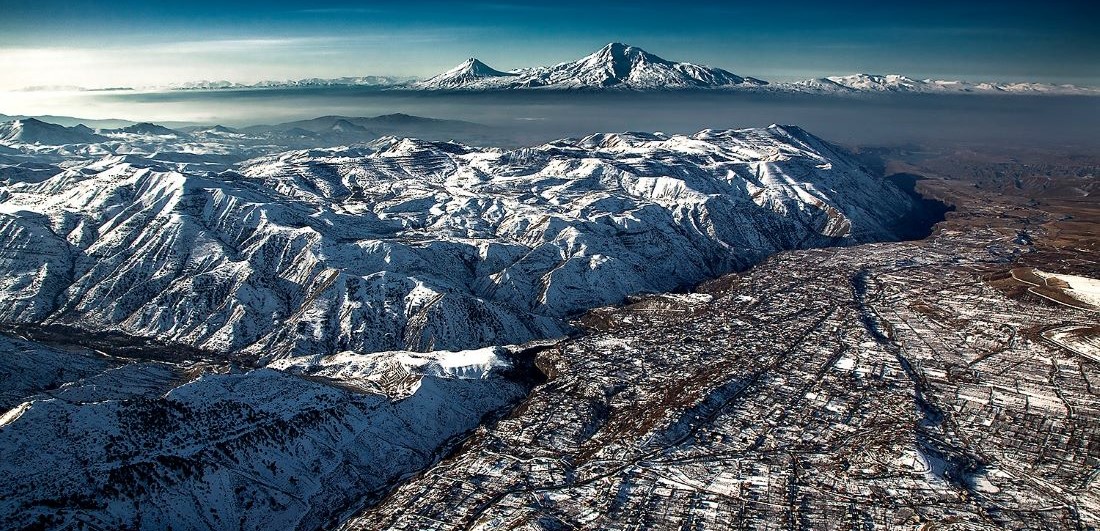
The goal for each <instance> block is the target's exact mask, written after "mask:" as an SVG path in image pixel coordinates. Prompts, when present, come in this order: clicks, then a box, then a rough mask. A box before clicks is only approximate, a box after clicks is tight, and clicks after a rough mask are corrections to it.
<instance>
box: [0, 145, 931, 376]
mask: <svg viewBox="0 0 1100 531" xmlns="http://www.w3.org/2000/svg"><path fill="white" fill-rule="evenodd" d="M158 138H161V141H162V142H170V141H171V137H158ZM180 142H184V143H188V142H191V140H186V139H181V140H180ZM12 145H13V146H20V144H12ZM63 153H68V154H69V155H68V156H67V159H66V160H65V162H64V163H63V165H58V166H56V169H55V170H54V172H55V173H54V174H52V175H51V174H50V170H49V169H48V168H45V169H43V168H39V169H37V170H35V171H34V172H26V171H22V170H20V171H16V170H19V168H16V167H13V168H12V172H11V173H10V174H9V175H11V177H9V178H8V179H7V180H0V182H7V183H8V184H6V185H2V186H0V242H2V244H3V245H2V247H3V248H4V249H6V250H7V251H6V252H5V253H4V254H0V269H2V270H3V271H5V273H6V276H5V279H4V280H3V281H2V282H0V294H2V296H3V302H2V303H0V320H3V321H7V322H13V323H56V324H71V325H79V326H84V327H89V328H92V329H102V330H117V331H121V332H124V333H127V334H130V335H135V336H142V337H156V338H159V339H162V340H170V341H173V342H178V343H183V344H187V345H191V346H194V347H197V348H202V349H207V350H210V351H216V352H233V351H244V352H248V353H251V354H252V355H255V356H256V357H260V358H268V359H270V358H279V357H286V356H293V355H302V354H313V353H328V352H338V351H342V350H356V351H361V352H370V351H381V350H400V349H407V350H439V349H468V348H478V347H483V346H487V345H494V344H512V343H523V342H525V341H528V340H532V339H538V338H547V337H555V336H559V335H562V334H563V333H565V331H566V330H567V325H566V324H565V321H564V320H565V318H566V317H568V316H570V315H572V314H574V313H576V312H580V311H583V310H586V309H588V308H592V307H595V306H601V305H606V304H614V303H617V302H619V301H621V300H622V299H623V298H624V297H625V296H627V295H630V294H634V293H643V292H664V291H670V290H674V289H677V288H680V287H684V286H689V285H692V284H694V283H696V282H699V281H701V280H703V279H705V278H709V277H713V276H715V275H717V274H720V273H723V272H726V271H730V270H733V269H736V268H740V267H745V266H747V265H749V264H752V263H754V262H756V261H758V260H760V259H761V258H763V257H765V256H767V255H769V254H771V253H774V252H776V251H779V250H783V249H793V248H802V247H810V246H822V245H838V244H839V245H843V244H851V243H859V242H866V241H876V240H882V239H892V238H894V237H896V236H895V234H896V233H895V232H894V227H893V224H894V223H896V222H897V220H898V219H900V218H902V217H903V216H904V215H905V214H906V213H907V212H908V211H909V210H910V209H912V208H913V204H912V202H911V200H910V199H909V198H908V197H907V196H905V195H904V194H902V193H901V192H900V191H898V190H896V189H895V188H893V187H892V186H891V185H889V184H887V183H884V182H882V181H881V179H879V178H876V177H874V176H872V175H870V174H869V173H867V171H866V170H864V169H863V168H862V167H860V166H859V164H858V163H857V162H856V161H855V160H854V159H852V158H851V157H850V156H848V155H846V154H844V153H843V152H842V151H840V150H838V149H836V148H834V147H832V146H830V145H828V144H827V143H825V142H823V141H821V140H820V139H817V138H816V137H813V136H812V135H809V134H808V133H806V132H804V131H802V130H801V129H798V128H796V127H779V126H773V127H771V128H767V129H746V130H737V131H733V130H707V131H702V132H700V133H697V134H695V135H690V136H680V135H677V136H666V135H661V134H643V133H623V134H597V135H590V136H588V137H585V138H582V139H573V140H561V141H556V142H551V143H549V144H545V145H542V146H535V147H530V148H522V149H517V150H510V151H504V150H500V149H478V148H472V147H468V146H464V145H461V144H455V143H448V142H427V141H420V140H415V139H408V138H395V137H387V138H383V139H381V140H378V141H376V142H373V143H371V144H369V145H366V146H361V147H339V148H326V149H309V150H298V151H287V152H281V153H277V154H273V155H267V156H262V157H259V158H255V159H252V160H248V161H245V162H242V163H236V164H234V163H230V162H223V163H220V165H213V166H212V165H209V164H203V163H202V155H200V154H196V155H194V157H195V158H187V159H181V157H180V156H179V155H176V156H173V157H164V158H154V159H150V158H146V157H143V156H140V155H136V154H131V155H117V154H106V153H107V152H106V150H105V149H102V148H100V149H95V148H94V145H93V146H85V147H79V146H66V147H65V150H64V151H63ZM229 153H231V151H229V152H228V153H227V152H222V153H215V154H212V155H211V157H212V158H213V159H214V160H218V161H225V160H226V159H225V157H226V156H228V154H229ZM177 159H179V160H181V161H180V162H173V161H174V160H177ZM219 167H222V168H229V169H227V170H219V171H220V172H218V173H215V172H213V171H210V169H211V168H215V169H216V168H219ZM5 173H7V170H5ZM31 250H33V252H31Z"/></svg>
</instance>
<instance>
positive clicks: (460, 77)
mask: <svg viewBox="0 0 1100 531" xmlns="http://www.w3.org/2000/svg"><path fill="white" fill-rule="evenodd" d="M514 75H515V74H511V73H508V72H501V71H500V70H496V69H494V68H492V67H491V66H489V65H487V64H485V63H483V62H481V61H480V60H478V59H477V58H475V57H471V58H469V59H467V60H465V61H463V62H462V63H461V64H459V65H458V66H456V67H454V68H452V69H450V70H448V71H446V72H443V73H442V74H439V75H438V76H435V77H433V78H431V79H428V80H427V81H423V82H421V83H418V85H419V86H420V87H422V88H442V89H449V88H458V87H462V86H465V85H467V84H470V83H473V82H476V81H479V80H482V79H488V78H496V77H511V76H514Z"/></svg>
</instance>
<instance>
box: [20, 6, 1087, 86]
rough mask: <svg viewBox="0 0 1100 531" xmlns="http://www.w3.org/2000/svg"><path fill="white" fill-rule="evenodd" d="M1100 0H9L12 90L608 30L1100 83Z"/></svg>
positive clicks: (739, 69) (508, 46)
mask: <svg viewBox="0 0 1100 531" xmlns="http://www.w3.org/2000/svg"><path fill="white" fill-rule="evenodd" d="M1097 4H1100V2H1044V3H1039V2H1017V1H1011V0H1009V1H1003V2H984V1H983V2H945V1H939V0H930V1H926V2H912V3H905V4H902V3H897V2H862V1H848V2H824V1H818V2H808V1H800V0H794V1H782V2H780V1H772V2H767V1H762V0H755V1H752V2H713V3H710V2H698V1H696V2H690V1H689V2H668V1H667V0H666V1H660V2H653V1H647V0H632V1H616V0H610V1H603V2H596V1H572V0H567V1H559V2H549V1H545V2H514V1H508V0H487V1H483V2H443V1H426V0H401V1H375V2H346V1H326V0H319V1H313V2H301V1H285V0H282V1H280V0H269V1H262V2H261V1H244V2H233V1H229V0H223V1H212V0H198V1H191V2H151V1H145V2H139V1H134V0H115V1H113V2H110V3H106V2H98V1H90V0H68V1H57V0H37V1H10V0H0V14H2V16H0V71H3V72H4V73H5V75H4V76H3V77H2V78H0V89H12V88H19V87H24V86H29V85H80V86H88V87H103V86H120V85H127V86H141V85H151V84H163V83H171V82H183V81H192V80H201V79H210V80H212V79H229V80H233V81H257V80H260V79H289V78H303V77H314V76H320V77H336V76H352V75H370V74H374V75H385V74H390V75H400V76H428V75H432V74H435V73H437V72H439V71H442V70H445V69H447V68H450V67H451V66H453V65H454V64H457V63H458V62H460V61H462V60H463V59H465V58H467V57H478V58H480V59H482V60H483V61H485V62H486V63H488V64H489V65H491V66H493V67H496V68H498V69H510V68H516V67H521V66H533V65H539V64H552V63H556V62H560V61H566V60H572V59H575V58H578V57H581V56H583V55H585V54H587V53H589V52H591V51H593V50H595V49H597V48H599V47H600V46H601V45H603V44H605V43H607V42H609V41H621V42H626V43H629V44H633V45H636V46H639V47H642V48H645V49H646V50H648V51H650V52H653V53H656V54H657V55H660V56H662V57H665V58H667V59H673V60H682V61H691V62H699V63H704V64H709V65H713V66H719V67H722V68H726V69H728V70H731V71H733V72H736V73H738V74H743V75H751V76H756V77H762V78H765V79H779V80H787V79H795V78H807V77H813V76H822V75H829V74H848V73H854V72H872V73H903V74H908V75H913V76H917V77H940V78H961V79H970V80H991V81H1050V82H1068V83H1079V84H1089V85H1100V59H1098V58H1100V37H1098V33H1100V32H1098V31H1097V29H1096V26H1095V25H1096V23H1097V20H1100V8H1098V7H1097Z"/></svg>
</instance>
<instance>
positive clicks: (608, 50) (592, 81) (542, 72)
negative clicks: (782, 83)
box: [412, 42, 767, 91]
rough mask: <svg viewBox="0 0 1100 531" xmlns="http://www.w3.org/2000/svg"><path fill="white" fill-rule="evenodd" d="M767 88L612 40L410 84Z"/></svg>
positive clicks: (473, 64) (465, 67)
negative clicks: (520, 64)
mask: <svg viewBox="0 0 1100 531" xmlns="http://www.w3.org/2000/svg"><path fill="white" fill-rule="evenodd" d="M766 84H767V82H764V81H760V80H758V79H753V78H745V77H741V76H738V75H736V74H733V73H731V72H727V71H725V70H722V69H720V68H711V67H707V66H700V65H696V64H692V63H677V62H672V61H667V60H665V59H662V58H660V57H658V56H656V55H653V54H651V53H649V52H646V51H645V50H642V49H641V48H636V47H634V46H628V45H626V44H622V43H617V42H613V43H610V44H608V45H606V46H604V47H603V48H601V49H600V50H597V51H596V52H594V53H592V54H589V55H587V56H585V57H583V58H581V59H579V60H577V61H571V62H566V63H560V64H557V65H554V66H547V67H535V68H524V69H520V70H515V71H511V72H500V71H497V70H494V69H492V68H490V67H488V66H487V65H485V63H482V62H481V61H478V60H477V59H469V60H467V61H466V62H464V63H462V64H461V65H459V66H457V67H455V68H453V69H451V70H449V71H447V72H444V73H443V74H440V75H438V76H436V77H433V78H431V79H428V80H426V81H423V82H420V83H416V84H413V85H412V86H413V87H414V88H418V89H427V90H475V91H476V90H497V89H514V88H543V89H547V90H554V89H558V90H577V89H608V88H613V89H627V90H668V89H689V88H715V87H733V86H762V85H766Z"/></svg>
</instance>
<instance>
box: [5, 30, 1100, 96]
mask: <svg viewBox="0 0 1100 531" xmlns="http://www.w3.org/2000/svg"><path fill="white" fill-rule="evenodd" d="M324 87H366V88H374V89H378V90H386V91H432V92H447V91H453V92H496V91H511V90H539V91H643V92H652V91H669V90H680V91H682V90H728V91H755V92H772V93H795V94H826V95H861V94H885V93H893V94H1023V95H1100V87H1083V86H1077V85H1069V84H1061V85H1059V84H1053V83H1029V82H1019V83H998V82H972V81H961V80H942V79H917V78H913V77H908V76H904V75H900V74H884V75H880V74H850V75H840V76H827V77H820V78H814V79H807V80H803V81H797V82H790V83H788V82H769V81H765V80H763V79H759V78H755V77H749V76H742V75H739V74H735V73H733V72H729V71H727V70H723V69H721V68H715V67H710V66H704V65H699V64H694V63H687V62H675V61H669V60H667V59H664V58H661V57H659V56H657V55H654V54H652V53H649V52H647V51H645V50H643V49H641V48H638V47H636V46H630V45H628V44H623V43H619V42H612V43H609V44H607V45H605V46H604V47H603V48H600V49H599V50H597V51H595V52H593V53H591V54H589V55H586V56H584V57H582V58H580V59H578V60H576V61H567V62H564V63H558V64H556V65H552V66H533V67H525V68H518V69H515V70H508V71H504V70H497V69H495V68H493V67H491V66H489V65H488V64H486V63H485V62H483V61H481V60H479V59H476V58H473V57H471V58H469V59H467V60H465V61H463V62H462V63H461V64H459V65H457V66H455V67H454V68H452V69H450V70H447V71H446V72H443V73H441V74H439V75H436V76H433V77H431V78H428V79H425V80H416V79H414V78H408V77H398V76H358V77H340V78H333V79H325V78H306V79H298V80H285V81H270V80H269V81H260V82H256V83H238V82H233V81H193V82H187V83H179V84H174V85H169V86H165V87H146V88H144V89H141V90H272V89H296V88H324ZM61 89H64V90H89V89H84V88H80V87H28V88H27V89H25V90H61ZM101 90H134V89H130V88H118V89H101Z"/></svg>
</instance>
